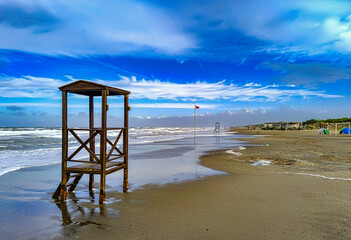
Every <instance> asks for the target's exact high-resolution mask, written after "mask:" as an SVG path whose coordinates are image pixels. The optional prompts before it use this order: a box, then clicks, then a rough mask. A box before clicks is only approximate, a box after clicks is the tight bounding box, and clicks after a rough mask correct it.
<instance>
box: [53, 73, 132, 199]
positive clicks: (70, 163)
mask: <svg viewBox="0 0 351 240" xmlns="http://www.w3.org/2000/svg"><path fill="white" fill-rule="evenodd" d="M59 89H60V90H61V91H62V176H61V183H60V184H59V186H58V188H57V189H56V191H55V193H54V194H53V196H52V197H53V198H58V197H59V196H60V200H61V201H64V200H65V199H66V193H67V191H68V193H70V192H72V191H73V190H74V189H75V187H76V186H77V184H78V182H79V180H80V179H81V178H82V176H83V174H89V191H90V193H92V191H93V188H94V174H97V175H100V198H99V203H100V204H101V203H103V202H104V201H105V185H106V175H108V174H110V173H113V172H116V171H118V170H122V169H123V170H124V174H123V192H126V191H127V190H128V111H129V110H130V107H129V105H128V104H129V103H128V97H129V94H130V92H129V91H126V90H122V89H118V88H114V87H110V86H105V85H102V84H98V83H94V82H89V81H84V80H79V81H76V82H73V83H70V84H67V85H64V86H62V87H60V88H59ZM67 93H73V94H79V95H84V96H88V97H89V128H68V127H67V120H68V119H67ZM114 95H121V96H123V97H124V127H120V128H107V111H108V104H107V96H114ZM94 97H101V127H99V128H96V127H95V126H94ZM81 131H87V132H89V138H88V139H86V140H84V141H83V140H82V139H81V137H79V134H77V132H81ZM109 131H114V132H116V131H117V132H118V134H117V137H116V139H114V141H112V140H110V139H108V136H107V133H108V132H109ZM69 134H71V135H72V136H73V137H74V138H75V139H76V140H77V141H78V142H79V143H80V144H81V145H80V146H79V147H78V148H77V149H76V150H75V151H73V153H72V154H70V155H69V145H68V137H69ZM122 135H123V137H122ZM97 136H99V137H100V151H99V152H100V153H99V154H98V153H96V152H95V137H97ZM121 137H122V139H123V149H119V148H118V147H117V143H118V141H119V140H120V138H121ZM88 144H89V147H88V146H87V145H88ZM83 148H84V149H85V150H86V151H87V152H88V153H89V156H88V157H87V159H84V158H83V159H82V158H80V159H74V158H75V156H76V155H77V154H78V153H79V152H80V151H81V150H82V149H83ZM70 179H73V181H72V182H71V183H69V181H70ZM67 187H69V189H68V190H67Z"/></svg>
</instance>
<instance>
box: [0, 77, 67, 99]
mask: <svg viewBox="0 0 351 240" xmlns="http://www.w3.org/2000/svg"><path fill="white" fill-rule="evenodd" d="M65 83H66V82H64V81H62V80H59V79H53V78H43V77H33V76H22V77H8V76H0V96H1V97H7V98H12V97H13V98H14V97H25V98H55V97H57V96H58V90H57V88H58V87H59V86H62V85H64V84H65Z"/></svg>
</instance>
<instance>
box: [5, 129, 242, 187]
mask: <svg viewBox="0 0 351 240" xmlns="http://www.w3.org/2000/svg"><path fill="white" fill-rule="evenodd" d="M118 133H119V132H118V131H112V132H111V131H109V132H108V137H109V138H111V139H115V137H116V136H117V135H118ZM79 134H80V135H79V136H80V137H81V138H82V139H83V141H84V140H85V139H87V138H88V132H87V131H79ZM231 135H232V134H230V133H227V132H224V131H222V132H221V133H213V128H212V127H211V128H210V127H207V128H206V127H205V128H197V129H196V140H197V143H196V142H195V144H194V143H193V141H194V129H193V128H184V127H157V128H130V129H129V148H130V150H129V152H130V159H131V160H130V163H131V164H132V165H133V163H132V162H133V161H139V160H141V159H145V158H149V159H150V158H152V159H151V160H154V159H155V158H156V159H158V158H160V156H162V158H163V159H166V158H167V159H169V158H172V157H179V156H181V155H183V154H185V153H186V152H189V151H194V150H197V151H196V153H197V154H199V153H202V152H203V151H205V150H211V149H213V150H214V149H217V148H218V147H219V145H221V146H220V147H222V148H225V147H229V148H230V147H232V146H233V145H235V146H236V145H237V143H235V142H233V141H228V139H227V141H225V140H226V138H228V137H229V136H231ZM61 136H62V132H61V128H18V127H6V128H0V176H1V175H4V174H7V173H9V172H12V171H16V170H19V169H23V168H29V167H37V166H44V165H51V164H58V163H60V162H61ZM221 140H222V143H221ZM223 141H224V143H225V144H224V145H223ZM170 142H172V147H170V146H169V143H170ZM96 145H97V146H96V147H97V148H99V141H97V143H96ZM175 145H177V146H175ZM69 146H70V148H69V149H71V150H70V151H71V152H72V151H73V150H75V149H77V147H78V146H80V143H79V142H78V141H77V140H76V139H75V138H74V137H73V136H70V137H69ZM84 151H85V150H82V151H81V153H80V154H78V156H77V157H78V158H83V157H85V156H84V154H83V152H84ZM191 164H194V163H193V161H192V162H191ZM136 165H138V164H134V166H136ZM139 165H140V164H139ZM161 165H162V164H161ZM199 168H202V167H199ZM203 172H206V173H209V172H210V171H203ZM206 173H204V174H206ZM138 185H139V184H138Z"/></svg>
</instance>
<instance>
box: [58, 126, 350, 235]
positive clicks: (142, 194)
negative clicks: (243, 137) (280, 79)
mask: <svg viewBox="0 0 351 240" xmlns="http://www.w3.org/2000/svg"><path fill="white" fill-rule="evenodd" d="M241 133H242V134H255V135H256V134H257V135H268V136H264V137H257V138H254V139H247V140H249V142H250V144H249V145H251V146H247V147H246V149H245V150H240V152H241V153H242V155H241V156H237V155H235V154H228V153H226V152H225V151H223V150H221V151H214V152H211V153H210V154H208V155H206V156H203V157H202V158H201V164H202V165H204V166H206V167H209V168H213V169H216V170H220V171H224V172H226V173H227V174H225V175H220V176H212V177H207V178H204V179H201V180H197V181H190V182H185V183H180V184H168V185H164V186H161V187H160V186H147V187H144V188H143V189H139V190H136V191H133V192H130V193H128V194H123V193H114V197H115V198H116V199H121V201H119V202H118V203H116V204H115V206H114V207H112V209H114V210H115V211H118V217H112V216H109V214H108V212H109V211H111V209H105V210H101V209H100V211H101V212H100V214H94V215H91V217H90V218H89V221H91V222H92V223H94V224H87V225H86V226H79V227H77V226H75V227H73V228H67V229H66V232H64V237H71V238H72V239H73V238H80V239H94V238H98V237H101V238H105V239H115V238H119V239H345V238H350V237H351V225H350V221H351V201H350V200H351V192H350V187H351V183H350V180H351V179H350V180H348V179H347V178H348V177H351V174H350V172H349V170H350V167H351V164H350V163H349V161H348V156H347V154H348V153H350V150H349V146H350V143H351V137H349V136H326V135H317V134H316V131H296V132H295V131H294V132H293V131H288V132H278V131H264V132H263V131H261V132H257V131H249V132H241ZM259 160H271V161H272V163H273V164H272V165H269V166H253V165H252V162H255V161H259ZM84 206H85V207H88V208H89V204H86V205H84ZM90 207H92V208H93V206H92V205H90Z"/></svg>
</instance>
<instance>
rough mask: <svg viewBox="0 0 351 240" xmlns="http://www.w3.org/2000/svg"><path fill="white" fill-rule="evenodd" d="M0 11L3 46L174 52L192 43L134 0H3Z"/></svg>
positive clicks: (53, 50) (172, 23) (160, 15)
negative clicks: (87, 0)
mask: <svg viewBox="0 0 351 240" xmlns="http://www.w3.org/2000/svg"><path fill="white" fill-rule="evenodd" d="M0 12H2V14H1V17H0V34H1V35H0V36H1V37H0V48H2V49H15V50H22V51H28V52H35V53H43V54H53V55H59V54H65V55H85V54H121V53H126V52H128V53H130V52H137V51H143V52H148V51H149V52H154V53H163V54H167V55H174V54H175V55H177V54H180V53H182V52H183V51H184V50H186V49H189V48H193V47H196V43H195V39H194V38H193V37H192V36H191V35H189V34H187V33H185V32H184V31H183V30H182V28H181V26H180V25H179V24H178V23H177V22H176V21H174V20H173V19H172V18H171V17H170V16H169V15H168V14H166V13H165V12H163V11H161V10H160V9H158V8H157V7H156V6H152V5H149V4H147V3H143V2H139V1H133V0H130V1H123V0H117V1H115V0H105V1H103V3H102V2H101V1H98V0H92V1H89V3H87V2H86V1H82V0H78V1H45V0H38V1H31V0H30V1H21V0H4V1H1V3H0ZM1 23H2V24H1ZM29 39H30V41H29Z"/></svg>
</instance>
